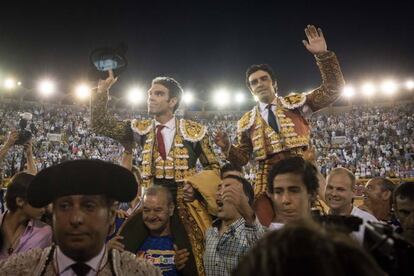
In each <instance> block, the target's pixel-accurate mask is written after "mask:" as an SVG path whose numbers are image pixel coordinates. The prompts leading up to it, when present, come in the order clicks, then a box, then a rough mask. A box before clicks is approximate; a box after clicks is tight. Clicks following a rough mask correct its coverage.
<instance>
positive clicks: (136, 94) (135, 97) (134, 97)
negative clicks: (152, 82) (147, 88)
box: [127, 87, 144, 105]
mask: <svg viewBox="0 0 414 276" xmlns="http://www.w3.org/2000/svg"><path fill="white" fill-rule="evenodd" d="M127 100H128V102H129V103H131V104H133V105H135V104H139V103H141V102H142V101H143V100H144V93H143V92H142V89H141V88H139V87H132V88H130V89H129V91H128V94H127Z"/></svg>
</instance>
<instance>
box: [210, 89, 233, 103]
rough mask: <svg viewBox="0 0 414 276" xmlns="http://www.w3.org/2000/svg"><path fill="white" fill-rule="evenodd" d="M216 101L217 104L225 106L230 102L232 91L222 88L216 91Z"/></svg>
mask: <svg viewBox="0 0 414 276" xmlns="http://www.w3.org/2000/svg"><path fill="white" fill-rule="evenodd" d="M214 102H215V104H216V105H217V106H219V107H223V106H226V105H228V104H229V103H230V93H229V92H228V91H227V90H226V89H224V88H221V89H219V90H217V91H216V92H215V93H214Z"/></svg>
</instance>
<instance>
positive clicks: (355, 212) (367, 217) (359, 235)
mask: <svg viewBox="0 0 414 276" xmlns="http://www.w3.org/2000/svg"><path fill="white" fill-rule="evenodd" d="M351 216H354V217H359V218H361V219H362V224H361V225H360V226H359V231H358V232H352V233H351V236H352V237H354V238H355V239H356V240H357V241H358V242H360V243H361V244H362V243H363V242H364V235H365V225H366V224H367V223H368V221H374V222H376V221H378V220H377V218H376V217H374V216H373V215H371V214H370V213H368V212H365V211H362V210H361V209H359V208H358V207H355V206H354V207H352V211H351Z"/></svg>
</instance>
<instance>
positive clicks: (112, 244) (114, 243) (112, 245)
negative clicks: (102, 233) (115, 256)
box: [106, 236, 125, 251]
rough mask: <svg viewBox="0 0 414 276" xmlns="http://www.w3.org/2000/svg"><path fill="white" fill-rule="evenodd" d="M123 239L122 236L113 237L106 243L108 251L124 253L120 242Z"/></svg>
mask: <svg viewBox="0 0 414 276" xmlns="http://www.w3.org/2000/svg"><path fill="white" fill-rule="evenodd" d="M123 238H124V237H122V236H115V237H113V238H112V239H111V240H110V241H108V243H107V244H106V246H107V247H108V249H117V250H119V251H124V248H125V246H124V245H123V244H122V242H121V241H120V240H122V239H123Z"/></svg>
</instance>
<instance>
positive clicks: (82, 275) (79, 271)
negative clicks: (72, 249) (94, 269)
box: [70, 263, 91, 276]
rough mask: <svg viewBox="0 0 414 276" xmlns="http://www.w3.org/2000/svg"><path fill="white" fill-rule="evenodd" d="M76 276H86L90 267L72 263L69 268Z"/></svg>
mask: <svg viewBox="0 0 414 276" xmlns="http://www.w3.org/2000/svg"><path fill="white" fill-rule="evenodd" d="M70 267H71V268H72V270H73V271H74V272H75V274H76V275H77V276H86V275H87V274H88V272H89V271H90V270H91V267H90V266H89V265H87V264H84V263H74V264H73V265H71V266H70Z"/></svg>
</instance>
